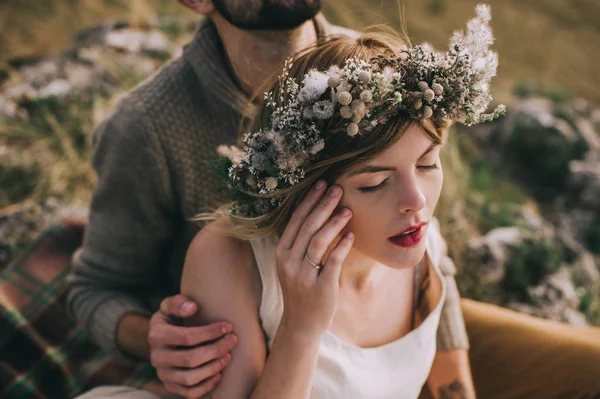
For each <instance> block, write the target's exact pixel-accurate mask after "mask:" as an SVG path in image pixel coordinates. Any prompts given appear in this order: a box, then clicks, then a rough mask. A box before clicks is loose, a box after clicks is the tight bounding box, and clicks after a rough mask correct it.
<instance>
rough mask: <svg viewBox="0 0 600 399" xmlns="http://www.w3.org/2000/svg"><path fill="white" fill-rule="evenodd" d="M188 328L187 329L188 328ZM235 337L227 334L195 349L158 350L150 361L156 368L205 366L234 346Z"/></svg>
mask: <svg viewBox="0 0 600 399" xmlns="http://www.w3.org/2000/svg"><path fill="white" fill-rule="evenodd" d="M188 328H189V327H188ZM236 343H237V337H236V336H235V335H232V334H227V335H226V336H224V337H223V338H221V339H219V340H218V341H215V342H213V343H211V344H208V345H202V346H197V347H195V348H186V349H171V348H158V349H156V350H153V351H152V353H151V354H150V361H151V363H152V365H153V366H154V367H156V368H158V367H185V368H194V367H198V366H201V365H203V364H206V363H208V362H210V361H212V360H215V359H219V358H220V357H222V356H224V355H225V354H227V353H229V351H230V350H231V349H232V348H233V347H234V346H235V345H236Z"/></svg>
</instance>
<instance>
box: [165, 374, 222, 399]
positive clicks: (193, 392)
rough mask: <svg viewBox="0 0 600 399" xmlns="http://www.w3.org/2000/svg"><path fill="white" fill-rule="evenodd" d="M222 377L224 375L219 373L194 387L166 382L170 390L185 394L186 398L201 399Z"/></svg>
mask: <svg viewBox="0 0 600 399" xmlns="http://www.w3.org/2000/svg"><path fill="white" fill-rule="evenodd" d="M221 378H223V376H222V375H221V373H219V374H217V375H215V376H214V377H212V378H210V379H208V380H205V381H202V382H201V383H200V384H198V385H196V386H194V387H189V388H188V387H184V386H182V385H179V384H175V383H165V387H166V388H167V389H168V390H169V391H171V392H174V393H176V394H178V395H180V396H183V397H184V398H186V399H199V398H202V397H203V396H204V395H206V394H208V393H210V392H211V391H213V390H214V389H215V387H216V386H217V384H218V383H219V381H221Z"/></svg>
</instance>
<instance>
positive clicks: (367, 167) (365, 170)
mask: <svg viewBox="0 0 600 399" xmlns="http://www.w3.org/2000/svg"><path fill="white" fill-rule="evenodd" d="M439 145H440V144H438V143H433V144H431V145H430V146H429V147H427V149H426V150H425V152H424V153H423V154H421V156H420V157H419V160H421V159H422V158H424V157H425V156H426V155H427V154H429V153H430V152H431V151H432V150H433V149H435V148H436V147H438V146H439ZM390 170H391V171H394V170H396V168H395V167H393V166H377V165H365V166H363V167H362V168H360V169H355V170H352V171H350V172H348V173H347V176H348V177H352V176H356V175H360V174H363V173H377V172H385V171H390Z"/></svg>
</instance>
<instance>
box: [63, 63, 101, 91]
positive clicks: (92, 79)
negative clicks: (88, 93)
mask: <svg viewBox="0 0 600 399" xmlns="http://www.w3.org/2000/svg"><path fill="white" fill-rule="evenodd" d="M64 72H65V75H66V78H67V80H68V82H69V83H70V85H71V87H72V88H73V89H76V90H87V89H92V88H95V87H97V86H99V85H98V77H97V76H96V74H95V72H94V70H93V68H91V67H89V66H85V65H82V64H77V63H74V62H67V63H66V64H65V68H64Z"/></svg>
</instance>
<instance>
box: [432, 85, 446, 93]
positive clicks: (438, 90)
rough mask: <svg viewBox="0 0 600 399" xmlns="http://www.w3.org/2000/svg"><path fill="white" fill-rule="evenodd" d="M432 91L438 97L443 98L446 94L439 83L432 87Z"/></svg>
mask: <svg viewBox="0 0 600 399" xmlns="http://www.w3.org/2000/svg"><path fill="white" fill-rule="evenodd" d="M431 89H432V90H433V93H434V94H435V95H436V96H441V95H442V93H444V86H442V85H441V84H439V83H434V84H432V85H431Z"/></svg>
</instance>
